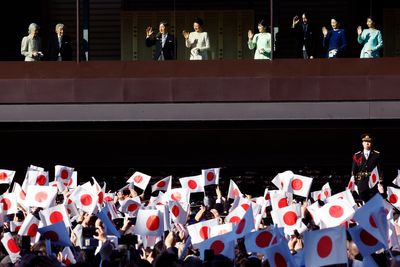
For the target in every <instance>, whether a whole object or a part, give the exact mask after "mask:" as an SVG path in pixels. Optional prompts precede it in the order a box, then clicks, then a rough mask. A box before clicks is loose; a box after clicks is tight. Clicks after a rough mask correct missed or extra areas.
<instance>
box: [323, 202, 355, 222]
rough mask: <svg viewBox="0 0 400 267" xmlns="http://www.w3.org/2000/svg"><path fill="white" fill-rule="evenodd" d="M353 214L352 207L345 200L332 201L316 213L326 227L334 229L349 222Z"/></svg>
mask: <svg viewBox="0 0 400 267" xmlns="http://www.w3.org/2000/svg"><path fill="white" fill-rule="evenodd" d="M354 212H355V211H354V209H353V207H352V205H351V204H350V203H349V202H348V201H347V200H345V199H334V200H332V201H331V202H329V203H327V204H325V205H324V206H322V207H321V208H320V209H319V210H318V211H317V214H318V215H317V216H318V218H319V219H320V220H321V221H322V222H323V224H324V225H325V226H326V227H335V226H338V225H340V224H342V223H344V222H346V221H348V220H350V219H351V218H352V217H353V215H354Z"/></svg>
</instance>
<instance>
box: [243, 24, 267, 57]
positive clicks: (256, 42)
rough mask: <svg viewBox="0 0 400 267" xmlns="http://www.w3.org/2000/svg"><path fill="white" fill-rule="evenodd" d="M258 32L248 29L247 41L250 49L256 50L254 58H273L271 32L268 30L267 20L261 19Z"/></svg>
mask: <svg viewBox="0 0 400 267" xmlns="http://www.w3.org/2000/svg"><path fill="white" fill-rule="evenodd" d="M258 32H259V33H257V34H254V33H253V32H252V31H251V30H249V31H248V33H247V36H248V38H249V41H248V42H247V44H248V46H249V49H251V50H253V49H254V50H255V52H254V59H271V34H270V33H269V32H267V22H266V21H265V20H261V21H260V22H259V23H258Z"/></svg>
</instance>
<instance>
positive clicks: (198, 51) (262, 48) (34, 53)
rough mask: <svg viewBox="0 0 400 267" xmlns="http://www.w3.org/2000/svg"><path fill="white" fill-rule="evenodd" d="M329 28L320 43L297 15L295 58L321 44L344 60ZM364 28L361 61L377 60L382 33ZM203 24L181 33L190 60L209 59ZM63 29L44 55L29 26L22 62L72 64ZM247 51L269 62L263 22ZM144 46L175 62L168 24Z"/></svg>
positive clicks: (341, 43) (337, 35)
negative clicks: (23, 60)
mask: <svg viewBox="0 0 400 267" xmlns="http://www.w3.org/2000/svg"><path fill="white" fill-rule="evenodd" d="M330 24H331V28H332V29H327V28H326V27H322V35H323V38H322V41H321V40H318V39H319V34H318V33H319V32H321V31H319V30H318V29H316V28H315V26H314V25H312V24H311V23H310V19H309V17H308V14H306V13H303V14H302V15H301V17H299V16H298V15H296V16H295V17H294V18H293V21H292V26H291V28H292V30H293V32H294V36H295V42H296V56H297V57H298V58H304V59H313V58H315V57H316V47H317V43H318V42H321V43H322V46H323V48H324V51H325V52H324V57H325V58H340V57H345V56H346V51H347V49H348V47H347V46H348V44H347V38H348V37H347V33H346V30H345V29H343V28H341V27H340V21H339V20H338V19H337V18H335V17H332V18H331V23H330ZM366 25H367V28H366V29H363V28H362V26H359V27H358V28H357V31H356V32H357V41H358V42H359V43H360V44H361V45H362V46H363V47H362V50H361V53H360V58H376V57H380V53H381V49H382V47H383V39H382V34H381V32H380V31H379V30H378V29H376V27H375V21H374V20H373V18H372V17H368V18H367V21H366ZM203 26H204V22H203V20H202V19H201V18H196V19H194V21H193V30H194V31H192V32H189V31H186V30H184V31H183V32H182V35H183V38H184V43H185V46H186V48H188V49H190V58H189V59H190V60H207V59H209V55H208V53H209V51H210V47H211V45H210V39H209V35H208V33H207V32H206V31H204V30H203ZM63 31H64V25H63V24H57V25H56V29H55V32H56V34H55V35H54V36H52V37H51V39H50V41H49V43H48V49H47V53H43V51H42V44H41V39H40V37H39V36H38V33H39V26H38V25H37V24H35V23H31V24H30V25H29V29H28V36H25V37H24V38H23V39H22V43H21V54H22V55H23V56H24V57H25V61H38V60H43V59H47V60H54V61H67V60H72V48H71V42H70V39H69V37H68V36H67V35H64V32H63ZM247 35H248V48H249V49H250V50H254V59H271V52H272V38H271V33H269V32H268V25H267V23H266V21H265V20H261V21H259V23H258V33H256V34H254V33H253V31H252V30H251V29H249V30H248V34H247ZM146 46H147V47H152V46H155V47H156V49H155V53H154V55H153V59H154V60H173V59H176V56H177V55H176V47H177V40H176V37H175V36H174V35H173V34H171V33H170V32H169V23H168V22H167V21H161V22H160V23H159V31H158V33H156V32H154V30H153V28H152V27H151V26H149V27H147V29H146Z"/></svg>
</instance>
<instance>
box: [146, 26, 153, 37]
mask: <svg viewBox="0 0 400 267" xmlns="http://www.w3.org/2000/svg"><path fill="white" fill-rule="evenodd" d="M153 33H154V32H153V28H152V27H150V26H149V27H147V28H146V36H147V37H149V36H150V35H152V34H153Z"/></svg>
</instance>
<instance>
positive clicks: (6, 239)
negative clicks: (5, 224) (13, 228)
mask: <svg viewBox="0 0 400 267" xmlns="http://www.w3.org/2000/svg"><path fill="white" fill-rule="evenodd" d="M1 243H2V244H3V246H4V247H5V249H6V250H7V253H8V255H10V259H11V262H12V263H15V262H16V261H17V260H18V259H19V258H20V252H21V250H20V249H19V247H18V245H17V243H16V242H15V240H14V238H13V237H12V235H11V233H4V234H3V238H2V239H1Z"/></svg>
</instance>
